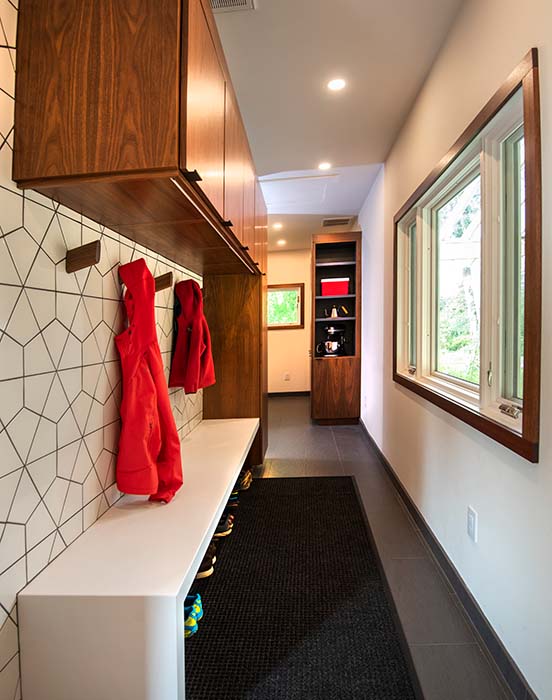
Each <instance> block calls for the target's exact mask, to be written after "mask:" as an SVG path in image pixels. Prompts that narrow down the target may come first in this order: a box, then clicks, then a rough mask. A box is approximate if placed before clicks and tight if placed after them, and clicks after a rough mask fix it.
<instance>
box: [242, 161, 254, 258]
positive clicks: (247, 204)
mask: <svg viewBox="0 0 552 700" xmlns="http://www.w3.org/2000/svg"><path fill="white" fill-rule="evenodd" d="M242 243H243V245H244V246H246V247H247V248H248V249H249V251H248V252H249V254H250V256H251V257H253V254H254V249H255V166H254V165H253V161H252V160H251V158H250V157H248V158H247V159H246V161H245V165H244V178H243V235H242Z"/></svg>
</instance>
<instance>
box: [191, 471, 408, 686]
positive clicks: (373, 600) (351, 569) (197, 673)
mask: <svg viewBox="0 0 552 700" xmlns="http://www.w3.org/2000/svg"><path fill="white" fill-rule="evenodd" d="M219 542H220V545H219V548H218V552H217V562H216V564H215V573H214V575H213V576H211V577H210V578H208V579H204V580H203V581H201V582H198V583H196V584H195V585H194V587H193V591H194V592H196V591H199V592H200V593H201V596H202V599H203V607H204V618H203V620H201V621H200V623H199V631H198V633H197V634H195V635H194V636H193V637H191V638H190V639H188V640H186V698H187V700H212V699H214V698H217V700H238V699H241V698H247V699H248V700H288V699H289V700H351V699H355V700H356V699H358V700H411V699H412V700H413V699H414V697H415V695H414V691H413V688H412V684H411V681H410V677H409V673H408V670H407V665H406V661H405V659H404V656H403V653H402V650H401V647H400V644H399V637H398V633H397V630H396V628H395V625H394V623H393V619H392V616H391V611H390V607H389V603H388V601H387V598H386V595H385V592H384V588H383V583H382V581H381V578H380V575H379V571H378V568H377V565H376V559H375V556H374V554H373V552H372V549H371V546H370V541H369V539H368V534H367V531H366V525H365V522H364V517H363V513H362V510H361V506H360V504H359V502H358V498H357V495H356V491H355V487H354V484H353V482H352V480H351V479H350V478H349V477H324V478H291V479H257V480H255V481H254V482H253V485H252V486H251V488H250V489H249V490H248V491H245V492H243V493H241V494H240V506H239V508H238V509H237V512H236V520H235V524H234V530H233V532H232V534H231V535H229V536H228V537H225V538H221V539H220V540H219Z"/></svg>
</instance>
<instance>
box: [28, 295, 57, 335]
mask: <svg viewBox="0 0 552 700" xmlns="http://www.w3.org/2000/svg"><path fill="white" fill-rule="evenodd" d="M25 294H26V295H27V298H28V300H29V303H30V305H31V309H32V311H33V315H34V317H35V318H36V321H37V323H38V326H39V328H40V329H43V328H46V326H47V325H48V324H49V323H51V322H52V321H53V320H54V318H55V316H56V295H55V293H54V292H48V291H43V290H38V289H28V288H27V289H26V290H25Z"/></svg>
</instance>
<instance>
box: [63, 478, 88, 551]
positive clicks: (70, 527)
mask: <svg viewBox="0 0 552 700" xmlns="http://www.w3.org/2000/svg"><path fill="white" fill-rule="evenodd" d="M79 488H81V490H82V487H79ZM81 500H82V499H81ZM59 530H60V532H61V534H62V536H63V539H64V540H65V542H66V543H67V544H68V545H70V544H71V542H74V541H75V540H76V539H77V537H78V536H79V535H81V534H82V531H83V517H82V513H77V514H76V515H74V516H73V517H72V518H70V519H69V520H68V521H67V522H64V523H63V525H62V526H61V527H60V529H59Z"/></svg>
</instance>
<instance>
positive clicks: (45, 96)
mask: <svg viewBox="0 0 552 700" xmlns="http://www.w3.org/2000/svg"><path fill="white" fill-rule="evenodd" d="M17 54H18V56H17V75H16V104H15V151H14V159H13V178H14V180H15V181H16V182H17V184H18V185H19V187H21V188H32V189H35V190H36V191H38V192H41V193H42V194H44V195H46V196H48V197H51V198H52V199H54V200H56V201H58V202H61V203H62V204H64V205H66V206H67V207H69V208H70V209H72V210H74V211H76V212H79V213H81V214H83V215H84V216H86V217H88V218H90V219H93V220H94V221H97V222H98V223H100V224H103V225H105V226H106V227H108V228H110V229H113V230H115V231H117V232H119V233H121V234H122V235H124V236H127V237H128V238H131V239H133V240H135V241H137V242H138V243H140V244H142V245H145V246H147V247H148V248H150V249H152V250H155V251H157V252H159V253H161V254H162V255H165V256H166V257H168V258H169V259H171V260H174V261H175V262H177V263H180V264H182V265H184V266H185V267H187V268H189V269H191V270H192V271H194V272H197V273H198V274H201V275H203V277H204V284H205V308H206V312H207V316H208V320H209V322H210V327H211V333H212V336H213V348H214V354H215V370H216V374H217V384H216V385H215V387H214V388H212V389H209V390H207V391H206V392H205V414H204V415H205V417H207V418H219V417H220V418H222V417H224V418H227V417H260V418H261V423H262V426H263V429H262V431H261V434H260V435H259V437H258V439H257V443H256V445H255V449H254V451H253V453H252V457H251V458H252V460H253V461H254V462H256V463H259V462H262V460H263V456H264V451H265V449H266V391H267V386H266V321H265V318H266V277H265V276H264V275H263V273H264V272H265V271H266V239H267V226H266V207H265V205H264V201H263V197H262V193H261V191H260V187H259V184H258V179H257V177H256V173H255V168H254V165H253V159H252V157H251V152H250V149H249V144H248V141H247V136H246V132H245V128H244V125H243V121H242V117H241V115H240V110H239V106H238V102H237V99H236V96H235V93H234V90H233V87H232V82H231V78H230V73H229V71H228V66H227V64H226V60H225V57H224V52H223V50H222V46H221V43H220V39H219V36H218V32H217V28H216V24H215V20H214V17H213V14H212V11H211V7H210V4H209V0H117V2H113V0H66V1H65V2H61V1H59V0H56V1H54V2H52V0H20V2H19V20H18V39H17Z"/></svg>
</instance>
